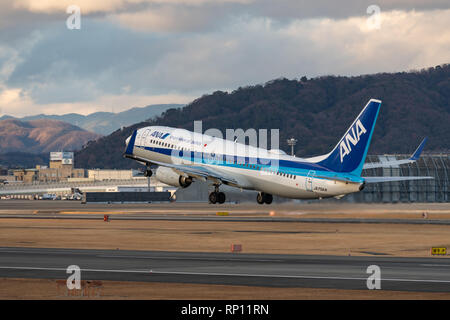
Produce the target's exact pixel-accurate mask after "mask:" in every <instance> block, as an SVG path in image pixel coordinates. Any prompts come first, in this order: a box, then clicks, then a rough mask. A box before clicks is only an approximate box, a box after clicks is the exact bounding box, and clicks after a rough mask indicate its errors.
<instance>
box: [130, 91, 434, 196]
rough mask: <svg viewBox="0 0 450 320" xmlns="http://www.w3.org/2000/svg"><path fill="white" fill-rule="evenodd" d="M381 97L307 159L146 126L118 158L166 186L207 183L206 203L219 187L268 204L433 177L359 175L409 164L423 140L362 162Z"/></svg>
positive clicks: (417, 157)
mask: <svg viewBox="0 0 450 320" xmlns="http://www.w3.org/2000/svg"><path fill="white" fill-rule="evenodd" d="M380 106H381V101H380V100H377V99H370V101H369V102H368V103H367V104H366V106H365V107H364V108H363V109H362V111H361V113H360V114H359V115H358V116H357V117H356V119H355V120H354V122H353V123H352V125H351V126H350V127H349V129H348V130H347V131H346V132H345V134H344V135H343V137H342V138H341V139H340V140H339V142H338V143H337V145H336V146H335V147H334V148H333V149H332V150H331V151H330V152H329V153H327V154H325V155H322V156H316V157H311V158H298V157H295V156H289V155H287V154H286V153H285V152H283V151H281V150H267V149H264V148H258V147H254V146H250V145H245V144H242V143H237V142H236V141H231V140H225V139H221V138H218V137H212V136H209V135H204V134H201V133H197V132H191V131H187V130H184V129H178V128H171V127H163V126H150V127H144V128H141V129H138V130H135V131H133V133H132V135H131V136H129V137H128V138H127V139H126V141H125V144H126V149H125V152H124V154H123V156H124V157H126V158H129V159H133V160H136V161H138V162H140V163H142V164H144V165H146V166H147V170H146V172H145V176H148V177H150V176H151V175H152V170H151V169H150V166H151V165H157V166H158V167H157V169H156V171H155V176H156V179H158V180H159V181H161V182H163V183H166V184H168V185H171V186H176V187H182V188H186V187H188V186H190V185H191V184H192V183H193V182H194V181H196V180H197V181H210V182H211V184H212V185H213V186H214V191H213V192H211V193H210V194H209V202H210V203H212V204H215V203H219V204H222V203H224V202H225V200H226V196H225V194H224V193H223V192H221V191H220V186H221V185H229V186H233V187H237V188H240V189H246V190H256V191H258V195H257V198H256V200H257V202H258V203H259V204H270V203H272V200H273V195H277V196H281V197H285V198H292V199H323V198H330V197H335V198H337V199H340V198H342V197H343V196H344V195H346V194H349V193H354V192H359V191H361V190H363V189H364V187H365V185H366V184H367V183H378V182H390V181H403V180H416V179H433V177H423V176H412V177H406V176H398V177H362V176H361V173H362V170H363V169H365V168H378V167H389V166H396V165H399V164H404V163H412V162H415V161H417V159H419V157H420V154H421V152H422V150H423V147H424V145H425V142H426V138H425V139H424V140H423V141H422V143H421V144H420V145H419V147H418V148H417V150H416V151H415V152H414V153H413V155H412V156H411V157H410V158H408V159H404V160H395V161H384V162H379V163H368V164H364V162H365V159H366V155H367V151H368V149H369V145H370V141H371V138H372V134H373V131H374V127H375V123H376V119H377V117H378V113H379V111H380Z"/></svg>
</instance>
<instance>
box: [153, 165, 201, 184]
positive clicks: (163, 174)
mask: <svg viewBox="0 0 450 320" xmlns="http://www.w3.org/2000/svg"><path fill="white" fill-rule="evenodd" d="M155 177H156V179H158V180H159V181H161V182H162V183H165V184H168V185H170V186H174V187H182V188H187V187H189V186H190V185H191V183H192V178H191V177H188V176H183V175H180V174H178V173H176V172H175V171H174V170H173V169H171V168H167V167H158V168H157V169H156V172H155Z"/></svg>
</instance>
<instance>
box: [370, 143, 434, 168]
mask: <svg viewBox="0 0 450 320" xmlns="http://www.w3.org/2000/svg"><path fill="white" fill-rule="evenodd" d="M427 139H428V138H425V139H423V140H422V142H421V143H420V144H419V146H418V147H417V149H416V151H414V153H413V154H412V155H411V157H409V158H408V159H402V160H390V161H382V162H375V163H365V164H364V166H363V169H375V168H389V167H397V166H399V165H401V164H407V163H414V162H416V161H417V160H419V158H420V155H421V153H422V150H423V148H424V147H425V143H426V142H427Z"/></svg>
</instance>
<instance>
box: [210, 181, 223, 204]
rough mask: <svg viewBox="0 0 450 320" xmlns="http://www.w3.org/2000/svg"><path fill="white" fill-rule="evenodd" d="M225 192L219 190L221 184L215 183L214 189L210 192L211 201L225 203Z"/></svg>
mask: <svg viewBox="0 0 450 320" xmlns="http://www.w3.org/2000/svg"><path fill="white" fill-rule="evenodd" d="M225 199H226V197H225V193H223V192H220V191H219V185H217V184H215V185H214V191H213V192H211V193H210V194H209V203H212V204H216V203H220V204H222V203H224V202H225Z"/></svg>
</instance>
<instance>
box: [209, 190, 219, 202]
mask: <svg viewBox="0 0 450 320" xmlns="http://www.w3.org/2000/svg"><path fill="white" fill-rule="evenodd" d="M217 198H218V197H217V193H216V192H211V193H210V194H209V203H212V204H216V202H217V200H218V199H217Z"/></svg>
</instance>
